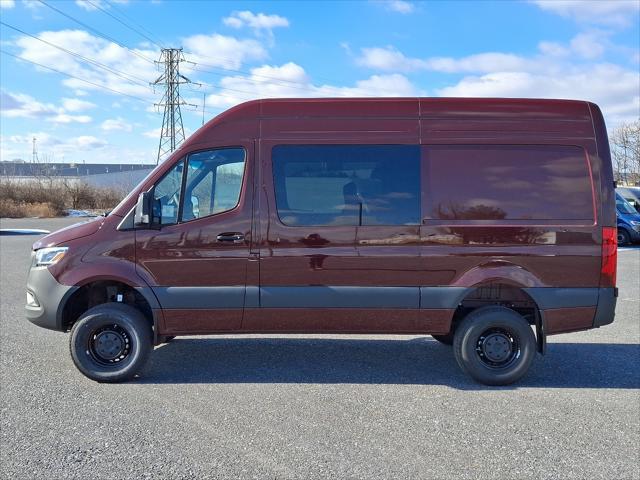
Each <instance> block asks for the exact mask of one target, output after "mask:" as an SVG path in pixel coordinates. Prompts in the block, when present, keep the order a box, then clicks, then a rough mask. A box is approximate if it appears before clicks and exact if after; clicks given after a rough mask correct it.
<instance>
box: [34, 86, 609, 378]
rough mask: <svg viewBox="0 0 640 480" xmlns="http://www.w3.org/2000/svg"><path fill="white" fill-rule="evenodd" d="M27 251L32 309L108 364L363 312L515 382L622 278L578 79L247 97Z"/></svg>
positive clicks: (120, 373) (77, 355)
mask: <svg viewBox="0 0 640 480" xmlns="http://www.w3.org/2000/svg"><path fill="white" fill-rule="evenodd" d="M33 250H34V251H33V256H32V267H31V270H30V273H29V278H28V281H27V305H26V311H27V316H28V317H29V319H30V320H31V321H32V322H33V323H35V324H36V325H39V326H41V327H45V328H49V329H53V330H60V331H71V335H70V351H71V356H72V358H73V361H74V363H75V364H76V366H77V367H78V369H79V370H80V371H81V372H82V373H83V374H85V375H86V376H88V377H89V378H92V379H94V380H97V381H102V382H116V381H122V380H126V379H130V378H132V377H133V376H134V375H135V374H136V373H137V372H138V371H140V369H141V367H142V366H143V365H144V363H145V360H146V359H147V357H148V356H149V354H150V352H151V350H152V349H153V345H154V344H156V345H157V344H159V343H162V342H164V341H166V340H167V339H168V338H170V337H173V336H175V335H202V334H223V333H227V334H228V333H235V334H238V333H271V334H274V333H280V334H286V333H331V334H337V333H340V334H358V333H360V334H365V333H366V334H419V335H425V334H427V335H432V336H433V337H434V338H435V339H436V340H438V341H440V342H442V343H445V344H448V345H452V346H453V353H454V356H455V358H456V360H457V362H458V364H459V365H460V367H461V368H462V370H463V371H464V372H466V373H467V374H468V375H470V376H471V377H473V378H474V379H475V380H477V381H478V382H481V383H484V384H488V385H506V384H509V383H513V382H515V381H517V380H518V379H520V378H522V376H523V375H525V373H526V372H527V370H528V369H529V366H530V365H531V362H532V361H533V359H534V357H535V356H536V352H541V353H544V351H545V345H546V336H547V335H553V334H559V333H566V332H573V331H578V330H588V329H591V328H598V327H601V326H603V325H607V324H610V323H611V322H613V319H614V310H615V305H616V297H617V291H618V289H617V288H616V255H617V245H616V218H615V191H614V181H613V171H612V168H611V157H610V152H609V144H608V142H607V132H606V129H605V124H604V119H603V117H602V113H601V112H600V109H599V108H598V106H596V105H594V104H593V103H589V102H583V101H569V100H531V99H464V98H456V99H454V98H450V99H446V98H382V99H380V98H368V99H362V98H361V99H270V100H257V101H252V102H248V103H244V104H242V105H239V106H236V107H234V108H232V109H230V110H228V111H227V112H225V113H222V114H221V115H218V116H217V117H216V118H214V119H213V120H212V121H210V122H209V123H208V124H207V125H205V126H204V127H202V128H201V129H200V130H198V131H197V132H196V133H194V134H193V135H192V136H191V137H190V138H189V139H188V140H187V141H186V142H184V143H183V144H182V146H181V147H180V148H179V149H178V150H176V151H175V152H174V153H173V154H172V156H171V157H170V158H169V159H168V160H166V161H165V162H164V163H162V164H160V165H159V166H158V167H156V169H155V171H154V172H153V173H151V174H150V175H149V176H148V177H147V178H146V179H145V180H144V181H143V182H142V183H141V184H140V185H139V186H138V187H136V189H135V190H133V192H131V194H129V196H128V197H127V198H126V199H124V200H123V201H122V203H120V205H118V206H117V207H116V208H115V209H114V210H113V211H112V212H111V213H110V214H109V215H108V216H106V217H100V218H99V219H96V220H93V221H91V222H87V223H83V224H80V225H76V226H74V227H70V228H67V229H65V230H61V231H59V232H55V233H52V234H51V235H48V236H46V237H44V238H42V239H41V240H39V241H38V242H36V244H35V245H34V247H33ZM586 353H587V354H588V351H586ZM417 361H420V360H419V359H417ZM585 361H586V360H585ZM590 368H597V365H592V366H591V367H590Z"/></svg>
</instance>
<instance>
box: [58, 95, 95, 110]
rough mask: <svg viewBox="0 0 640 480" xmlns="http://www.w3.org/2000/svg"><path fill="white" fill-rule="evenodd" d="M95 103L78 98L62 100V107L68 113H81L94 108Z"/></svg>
mask: <svg viewBox="0 0 640 480" xmlns="http://www.w3.org/2000/svg"><path fill="white" fill-rule="evenodd" d="M95 106H96V104H95V103H91V102H87V101H86V100H80V99H79V98H63V99H62V107H63V108H64V109H65V110H66V111H68V112H81V111H83V110H89V109H90V108H93V107H95Z"/></svg>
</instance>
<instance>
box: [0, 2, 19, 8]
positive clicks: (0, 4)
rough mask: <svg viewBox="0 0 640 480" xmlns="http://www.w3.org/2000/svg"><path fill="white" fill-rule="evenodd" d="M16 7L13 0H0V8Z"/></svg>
mask: <svg viewBox="0 0 640 480" xmlns="http://www.w3.org/2000/svg"><path fill="white" fill-rule="evenodd" d="M15 6H16V2H15V0H0V8H6V9H9V8H13V7H15Z"/></svg>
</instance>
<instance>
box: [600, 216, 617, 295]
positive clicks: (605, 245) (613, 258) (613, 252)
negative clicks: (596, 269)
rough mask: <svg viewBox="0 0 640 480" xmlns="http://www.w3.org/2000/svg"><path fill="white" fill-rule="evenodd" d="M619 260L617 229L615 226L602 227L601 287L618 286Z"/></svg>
mask: <svg viewBox="0 0 640 480" xmlns="http://www.w3.org/2000/svg"><path fill="white" fill-rule="evenodd" d="M617 262H618V232H617V229H616V228H615V227H602V267H600V287H615V286H616V269H617Z"/></svg>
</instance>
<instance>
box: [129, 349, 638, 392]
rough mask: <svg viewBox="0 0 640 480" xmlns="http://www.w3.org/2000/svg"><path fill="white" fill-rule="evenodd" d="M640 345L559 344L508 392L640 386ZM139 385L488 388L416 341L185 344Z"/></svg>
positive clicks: (158, 355)
mask: <svg viewBox="0 0 640 480" xmlns="http://www.w3.org/2000/svg"><path fill="white" fill-rule="evenodd" d="M639 355H640V345H637V344H609V343H552V344H549V345H548V350H547V354H546V355H545V356H544V357H542V356H540V355H537V356H536V360H535V361H534V364H533V366H532V367H531V370H530V371H529V373H528V374H527V375H526V376H525V378H524V379H522V380H521V381H520V382H518V383H517V384H516V385H513V386H510V387H503V388H518V387H542V388H618V389H620V388H622V389H637V388H640V370H639V369H638V358H639ZM137 382H138V383H151V384H156V383H157V384H163V383H177V384H179V383H305V384H308V383H311V384H313V383H315V384H342V383H353V384H405V385H448V386H450V387H453V388H458V389H462V390H485V389H495V388H496V387H485V386H483V385H479V384H477V383H475V382H474V381H473V380H471V379H470V378H468V377H466V376H465V375H464V374H463V373H462V371H461V370H460V369H459V368H458V365H457V364H456V361H455V359H454V357H453V352H452V351H451V347H448V346H445V345H442V344H440V343H438V342H436V341H435V340H432V339H431V338H430V337H420V338H415V339H411V340H384V339H381V340H378V339H375V340H368V339H353V340H352V339H318V338H212V339H189V338H178V339H176V340H174V341H173V342H171V343H169V344H166V345H162V346H160V347H158V348H156V349H155V351H154V352H153V354H152V355H151V362H150V365H149V366H148V367H147V368H146V369H145V371H144V372H142V374H141V376H140V378H139V379H138V380H137Z"/></svg>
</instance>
